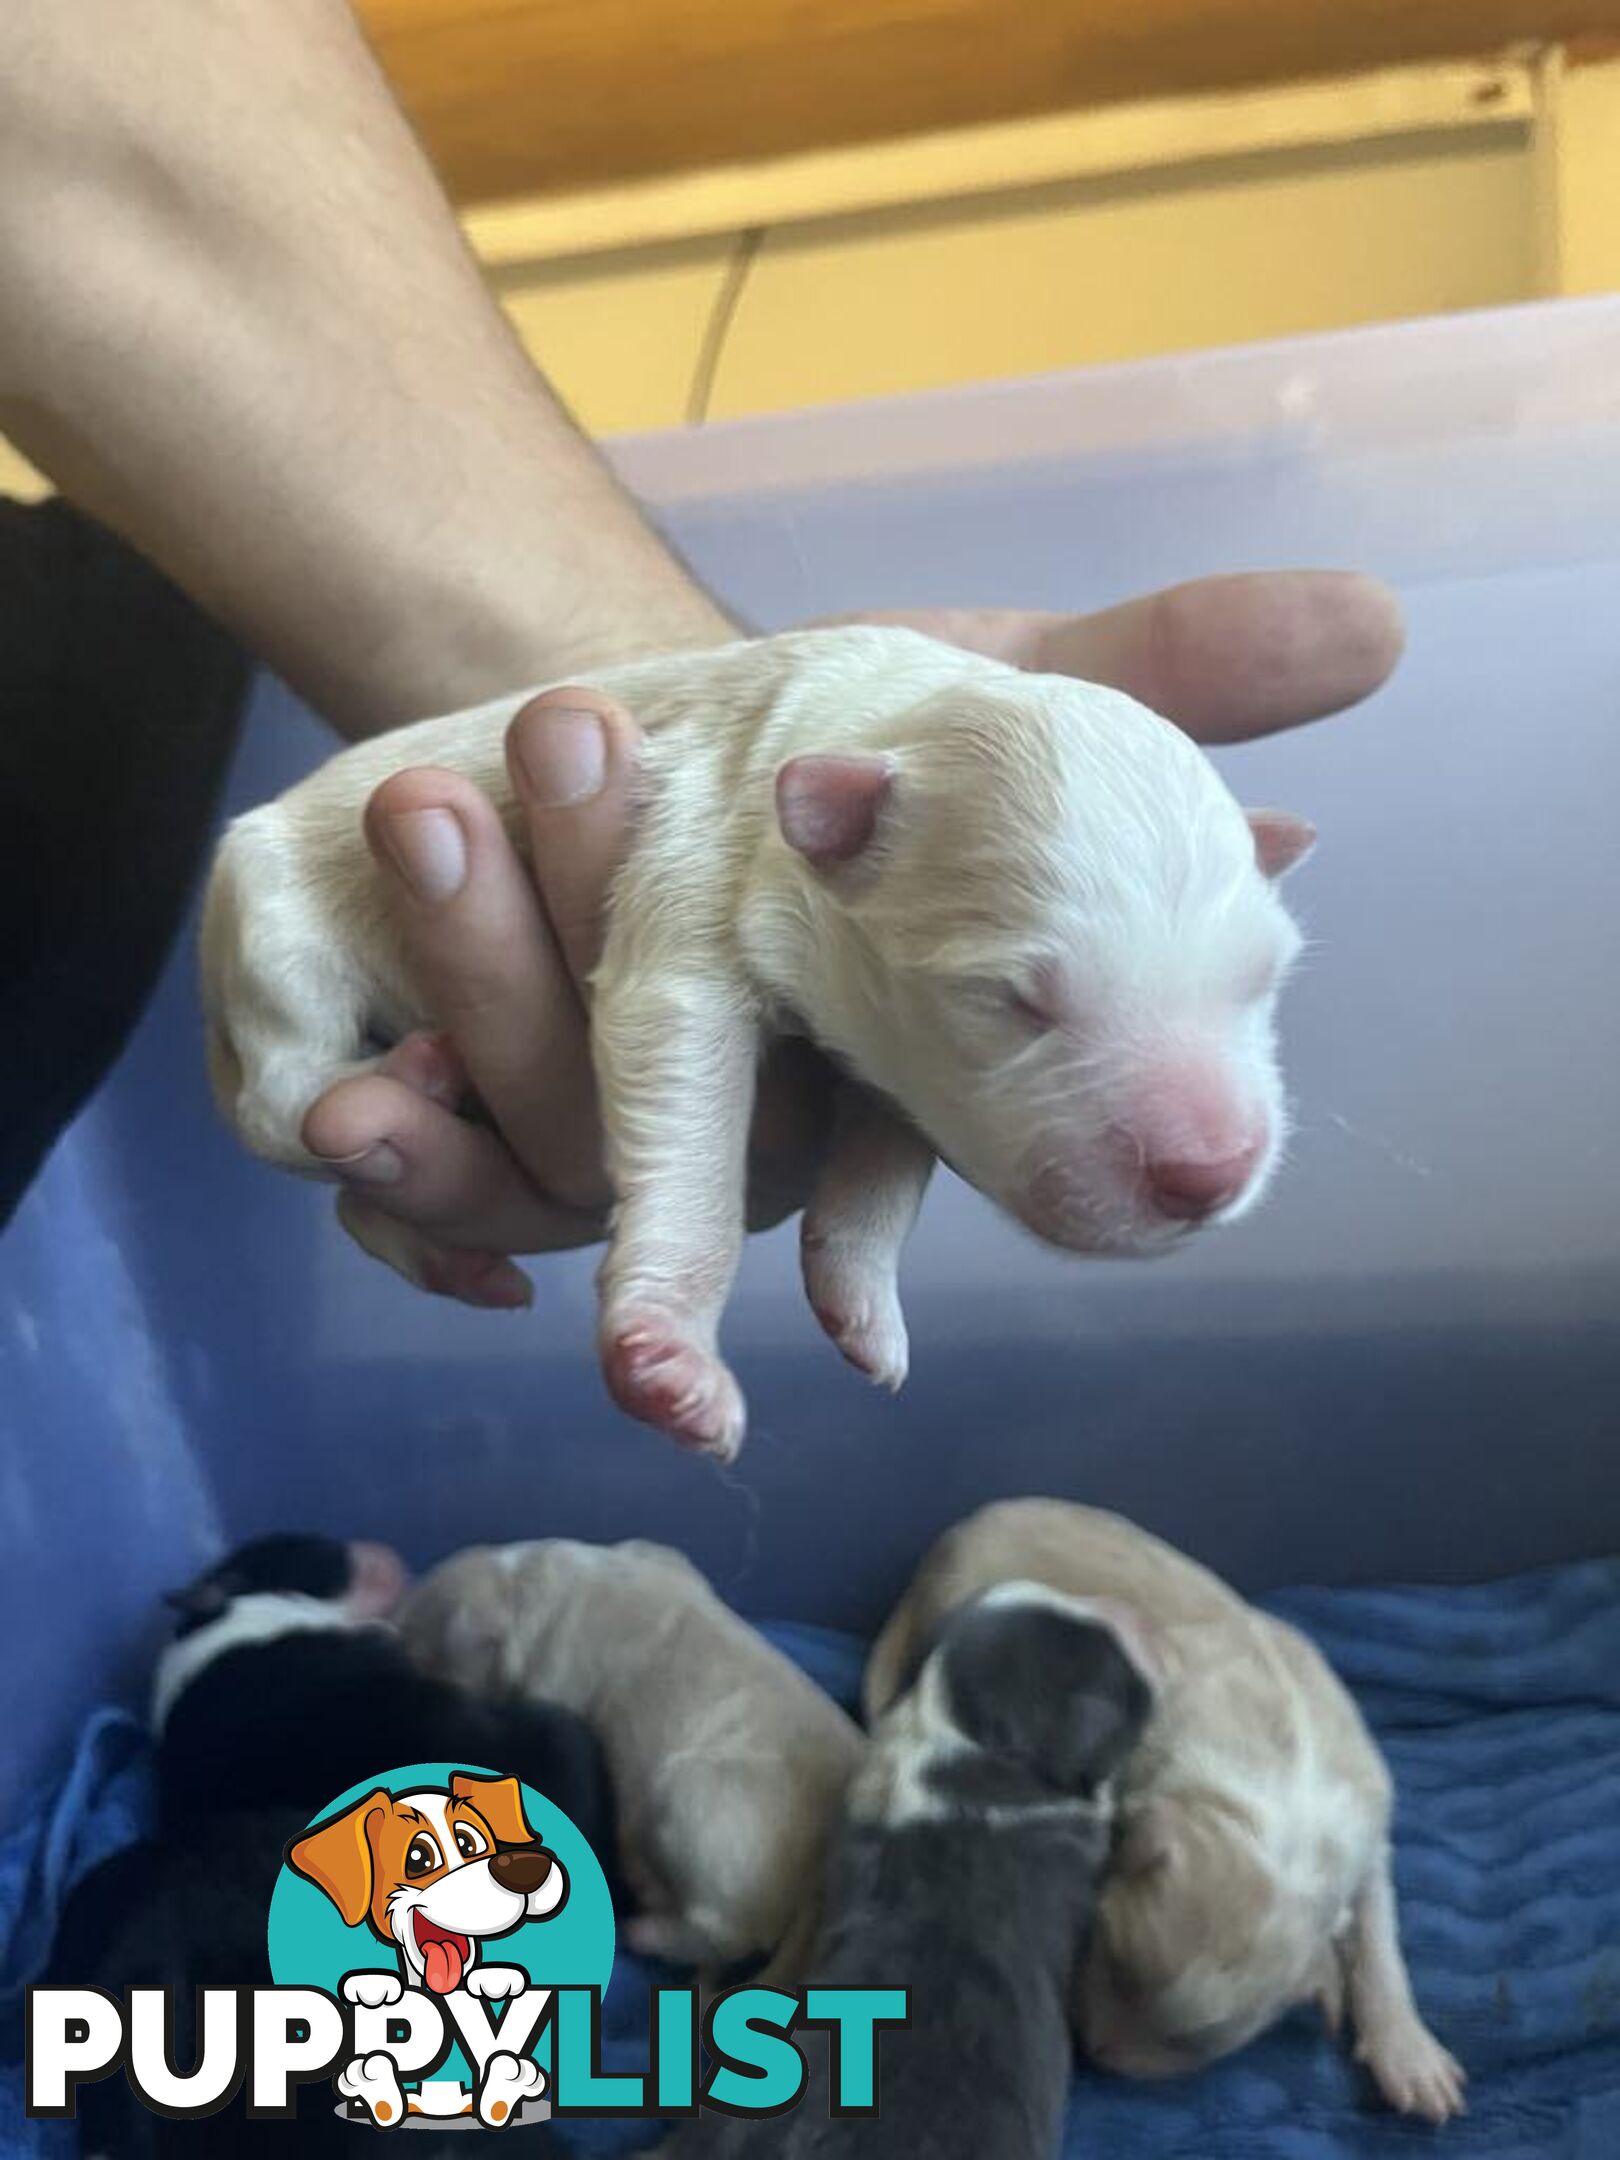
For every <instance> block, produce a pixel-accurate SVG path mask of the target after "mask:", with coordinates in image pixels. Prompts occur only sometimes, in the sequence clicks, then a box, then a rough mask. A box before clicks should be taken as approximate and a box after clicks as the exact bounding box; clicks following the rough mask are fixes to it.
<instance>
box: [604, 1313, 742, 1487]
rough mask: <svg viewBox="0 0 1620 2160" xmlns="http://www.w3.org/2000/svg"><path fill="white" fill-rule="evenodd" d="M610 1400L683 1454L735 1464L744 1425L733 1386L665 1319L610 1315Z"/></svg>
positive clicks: (706, 1353) (710, 1357)
mask: <svg viewBox="0 0 1620 2160" xmlns="http://www.w3.org/2000/svg"><path fill="white" fill-rule="evenodd" d="M602 1369H603V1372H604V1373H605V1374H606V1377H607V1384H608V1392H609V1393H610V1394H611V1395H612V1397H613V1400H614V1401H615V1402H616V1403H617V1404H618V1406H619V1408H620V1409H621V1410H623V1411H624V1412H625V1413H626V1414H627V1415H628V1416H630V1417H633V1418H639V1419H640V1421H641V1422H642V1424H644V1425H653V1426H656V1427H657V1429H658V1431H660V1432H666V1433H668V1434H669V1436H670V1438H671V1439H672V1440H678V1441H679V1442H680V1443H681V1445H682V1447H689V1448H694V1449H696V1450H697V1451H698V1453H700V1454H703V1455H713V1456H716V1457H717V1458H718V1459H719V1460H720V1461H721V1462H734V1461H735V1460H736V1457H737V1452H738V1450H739V1449H740V1448H741V1446H742V1439H743V1431H744V1427H745V1425H746V1423H747V1418H746V1414H745V1412H744V1410H743V1399H742V1394H741V1391H740V1390H739V1388H738V1386H737V1383H736V1381H735V1380H733V1379H732V1377H731V1375H730V1373H729V1372H727V1370H726V1368H725V1366H724V1365H723V1364H722V1363H721V1362H720V1360H719V1358H718V1357H716V1356H715V1354H714V1352H713V1351H712V1350H706V1349H705V1348H704V1347H703V1346H702V1344H700V1343H697V1342H694V1341H693V1340H692V1339H691V1337H690V1336H688V1335H686V1334H684V1333H683V1332H682V1330H681V1328H680V1326H679V1324H678V1323H677V1322H676V1321H675V1320H673V1319H672V1318H671V1317H670V1315H669V1314H668V1313H660V1312H616V1311H610V1312H609V1313H608V1314H607V1315H606V1316H605V1317H604V1320H603V1324H602Z"/></svg>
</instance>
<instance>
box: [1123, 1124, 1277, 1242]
mask: <svg viewBox="0 0 1620 2160" xmlns="http://www.w3.org/2000/svg"><path fill="white" fill-rule="evenodd" d="M1262 1153H1263V1149H1262V1146H1261V1143H1260V1141H1259V1140H1257V1139H1256V1140H1250V1141H1248V1142H1246V1143H1245V1144H1244V1145H1243V1146H1242V1147H1240V1148H1237V1149H1236V1150H1234V1151H1233V1152H1232V1153H1231V1154H1227V1155H1219V1156H1216V1157H1214V1158H1212V1159H1204V1160H1200V1159H1199V1158H1197V1157H1185V1158H1178V1157H1175V1156H1171V1157H1168V1158H1164V1159H1157V1160H1155V1159H1149V1160H1148V1161H1146V1162H1144V1163H1143V1165H1142V1175H1143V1177H1144V1178H1145V1180H1146V1182H1147V1188H1148V1192H1149V1193H1150V1194H1151V1196H1152V1200H1153V1205H1154V1206H1155V1207H1156V1208H1157V1209H1158V1211H1159V1213H1160V1214H1161V1215H1168V1216H1169V1217H1170V1219H1171V1221H1172V1222H1204V1221H1206V1220H1207V1219H1208V1218H1209V1217H1210V1216H1211V1215H1218V1214H1219V1213H1220V1212H1221V1210H1222V1208H1227V1207H1230V1206H1231V1205H1232V1203H1233V1201H1234V1200H1237V1199H1239V1198H1240V1197H1241V1196H1242V1194H1243V1192H1244V1191H1245V1190H1246V1188H1247V1186H1248V1184H1249V1182H1250V1180H1251V1179H1252V1178H1253V1176H1254V1174H1255V1172H1256V1170H1258V1169H1259V1167H1260V1157H1261V1154H1262Z"/></svg>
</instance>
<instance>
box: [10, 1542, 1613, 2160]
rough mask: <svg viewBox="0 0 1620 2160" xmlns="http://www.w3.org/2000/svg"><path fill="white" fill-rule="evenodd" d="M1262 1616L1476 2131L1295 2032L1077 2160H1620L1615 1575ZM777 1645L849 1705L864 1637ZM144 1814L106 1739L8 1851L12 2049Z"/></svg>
mask: <svg viewBox="0 0 1620 2160" xmlns="http://www.w3.org/2000/svg"><path fill="white" fill-rule="evenodd" d="M1274 1607H1275V1610H1277V1611H1278V1612H1280V1613H1282V1614H1283V1615H1284V1616H1285V1617H1287V1618H1288V1619H1290V1620H1292V1621H1294V1622H1295V1623H1296V1624H1297V1625H1298V1626H1300V1627H1302V1628H1304V1629H1305V1630H1306V1632H1307V1633H1309V1634H1310V1635H1312V1636H1314V1637H1315V1639H1316V1641H1317V1642H1318V1643H1320V1645H1321V1646H1322V1648H1323V1650H1324V1651H1325V1652H1326V1654H1327V1655H1328V1657H1329V1658H1330V1659H1331V1660H1332V1661H1333V1663H1334V1665H1335V1666H1336V1667H1337V1668H1338V1670H1339V1671H1340V1672H1341V1673H1342V1674H1343V1675H1344V1677H1345V1679H1346V1680H1347V1681H1348V1682H1349V1683H1350V1685H1351V1687H1352V1688H1353V1689H1354V1690H1355V1692H1356V1695H1357V1697H1358V1698H1359V1700H1360V1702H1361V1704H1362V1706H1363V1708H1364V1709H1365V1711H1366V1713H1367V1715H1368V1717H1369V1719H1370V1720H1371V1723H1372V1725H1373V1728H1374V1730H1375V1731H1376V1733H1377V1734H1378V1737H1379V1739H1380V1741H1381V1743H1382V1744H1383V1746H1384V1749H1385V1751H1386V1753H1387V1754H1388V1756H1389V1760H1390V1764H1391V1767H1392V1769H1393V1770H1394V1773H1395V1778H1396V1783H1397V1786H1398V1789H1399V1792H1400V1796H1401V1807H1400V1817H1399V1822H1398V1826H1397V1827H1398V1853H1399V1878H1400V1890H1401V1909H1402V1919H1403V1925H1404V1931H1405V1936H1406V1942H1407V1948H1408V1951H1409V1954H1410V1958H1411V1963H1412V1968H1413V1973H1414V1977H1415V1980H1416V1985H1417V1990H1418V1995H1419V1998H1420V2000H1421V2002H1422V2004H1423V2007H1424V2010H1425V2012H1426V2014H1427V2015H1428V2017H1429V2019H1430V2022H1431V2023H1432V2024H1433V2025H1434V2027H1435V2029H1436V2030H1437V2031H1438V2032H1439V2034H1440V2036H1441V2038H1442V2039H1443V2040H1444V2041H1445V2042H1446V2043H1447V2045H1448V2046H1450V2047H1451V2048H1452V2049H1453V2051H1454V2052H1455V2053H1456V2054H1457V2055H1459V2056H1460V2057H1461V2059H1462V2060H1463V2062H1464V2063H1465V2064H1466V2065H1467V2067H1468V2070H1469V2072H1470V2080H1471V2082H1470V2112H1469V2114H1468V2116H1467V2118H1466V2119H1465V2120H1464V2121H1462V2122H1459V2123H1454V2124H1452V2125H1450V2126H1449V2127H1448V2128H1447V2129H1445V2130H1444V2131H1442V2132H1434V2131H1431V2130H1427V2129H1425V2128H1423V2127H1421V2126H1419V2125H1414V2124H1408V2123H1402V2122H1398V2121H1396V2120H1394V2119H1393V2118H1391V2117H1390V2116H1389V2115H1387V2114H1386V2113H1384V2112H1382V2111H1381V2110H1380V2108H1379V2106H1378V2103H1377V2101H1376V2099H1374V2098H1373V2097H1372V2096H1371V2095H1370V2094H1369V2092H1368V2091H1367V2089H1366V2087H1365V2085H1364V2083H1363V2080H1362V2078H1361V2076H1360V2075H1359V2073H1358V2072H1357V2071H1356V2070H1355V2068H1354V2066H1353V2065H1352V2064H1351V2063H1349V2062H1348V2061H1347V2060H1346V2059H1345V2057H1344V2056H1343V2055H1342V2054H1341V2053H1340V2052H1339V2051H1338V2050H1337V2049H1335V2048H1334V2047H1333V2046H1332V2045H1331V2044H1330V2043H1329V2042H1328V2041H1327V2040H1326V2039H1325V2037H1324V2036H1323V2034H1322V2032H1321V2029H1320V2026H1319V2025H1318V2023H1317V2022H1316V2021H1315V2019H1314V2018H1312V2017H1309V2016H1306V2015H1303V2014H1302V2015H1300V2016H1299V2017H1297V2018H1294V2019H1290V2020H1289V2021H1288V2022H1287V2023H1286V2024H1284V2025H1283V2026H1281V2027H1279V2028H1278V2029H1277V2030H1276V2031H1275V2032H1273V2033H1271V2034H1269V2035H1268V2036H1267V2037H1266V2038H1265V2039H1263V2040H1261V2041H1259V2042H1257V2043H1256V2044H1255V2045H1254V2046H1253V2047H1251V2048H1249V2049H1248V2050H1246V2051H1245V2052H1244V2053H1243V2054H1242V2055H1240V2056H1238V2057H1236V2058H1235V2059H1233V2060H1232V2061H1230V2062H1227V2063H1223V2064H1221V2065H1219V2066H1217V2067H1216V2068H1215V2069H1213V2070H1211V2071H1208V2072H1206V2073H1205V2074H1204V2075H1203V2076H1201V2077H1198V2078H1194V2079H1190V2080H1188V2081H1186V2082H1185V2083H1181V2084H1176V2085H1167V2086H1155V2087H1143V2086H1127V2085H1123V2084H1120V2083H1117V2082H1115V2081H1111V2080H1108V2079H1104V2078H1100V2077H1089V2076H1082V2077H1080V2078H1079V2079H1077V2081H1076V2084H1075V2089H1074V2095H1073V2100H1072V2104H1071V2107H1070V2113H1069V2138H1068V2146H1067V2150H1068V2152H1069V2154H1071V2155H1073V2156H1074V2160H1081V2156H1085V2160H1352V2156H1353V2160H1377V2156H1382V2155H1386V2154H1388V2155H1400V2154H1404V2153H1408V2152H1415V2151H1417V2150H1420V2149H1422V2148H1423V2147H1424V2146H1425V2145H1426V2144H1427V2143H1429V2142H1430V2141H1432V2140H1438V2141H1439V2149H1442V2150H1443V2151H1444V2152H1445V2154H1446V2156H1447V2160H1486V2156H1488V2160H1617V2156H1620V1561H1614V1562H1603V1563H1592V1564H1589V1565H1583V1566H1578V1567H1566V1568H1560V1569H1557V1570H1555V1571H1553V1572H1550V1573H1547V1574H1542V1575H1534V1576H1526V1577H1522V1578H1519V1579H1518V1580H1515V1581H1513V1582H1509V1583H1501V1584H1494V1585H1491V1586H1489V1587H1486V1588H1482V1589H1471V1590H1406V1589H1392V1590H1357V1591H1345V1590H1341V1591H1302V1592H1296V1593H1293V1594H1290V1595H1288V1596H1286V1597H1281V1598H1278V1599H1276V1600H1275V1601H1274ZM768 1632H769V1633H770V1634H771V1635H772V1636H773V1638H774V1639H775V1640H776V1641H778V1642H779V1643H781V1644H782V1646H783V1647H784V1648H785V1649H786V1650H787V1651H788V1652H789V1653H790V1655H792V1656H793V1657H795V1658H796V1659H797V1660H798V1661H799V1663H800V1664H802V1665H803V1666H804V1667H805V1668H806V1670H808V1671H809V1672H811V1673H812V1674H813V1675H814V1676H815V1677H816V1678H817V1679H818V1680H820V1681H821V1682H822V1684H823V1685H824V1686H826V1687H827V1688H828V1689H829V1690H830V1692H832V1693H833V1694H835V1695H837V1696H838V1697H840V1698H841V1699H842V1700H844V1701H846V1702H848V1701H850V1700H851V1699H852V1698H853V1695H854V1692H855V1687H856V1682H857V1678H858V1674H859V1669H860V1649H859V1646H858V1645H857V1644H855V1643H853V1642H851V1641H850V1640H849V1639H848V1638H845V1637H839V1636H832V1635H827V1634H823V1633H819V1632H817V1631H815V1630H809V1629H802V1628H773V1629H770V1630H769V1631H768ZM142 1804H143V1802H142V1796H141V1794H140V1791H139V1781H138V1778H136V1777H135V1776H134V1773H133V1767H132V1763H131V1760H130V1755H129V1735H128V1732H127V1730H125V1729H124V1728H122V1727H118V1726H116V1725H114V1726H109V1725H107V1724H106V1722H105V1721H103V1722H102V1724H101V1725H100V1726H98V1728H97V1729H96V1731H95V1733H94V1734H93V1735H92V1736H91V1743H90V1744H88V1745H87V1747H86V1749H84V1750H81V1755H80V1760H79V1763H78V1765H77V1768H76V1775H75V1777H74V1778H73V1779H72V1780H70V1782H69V1785H68V1787H67V1788H65V1789H64V1792H63V1793H62V1794H61V1795H59V1796H58V1798H57V1800H56V1802H55V1803H54V1805H53V1806H51V1807H49V1808H46V1809H44V1810H42V1812H41V1814H40V1816H39V1818H38V1819H37V1820H36V1821H35V1822H34V1823H32V1824H30V1825H27V1826H25V1828H24V1830H23V1831H22V1832H19V1833H17V1834H14V1835H13V1836H12V1837H10V1838H9V1839H7V1840H6V1841H5V1843H4V1844H3V1845H0V2036H3V2034H4V2032H5V2030H6V2024H5V2019H4V2013H5V2009H6V1994H5V1990H6V1989H7V1988H8V1987H9V1988H12V1989H14V1988H15V1987H16V1986H17V1984H18V1983H19V1982H21V1981H22V1980H24V1979H25V1978H26V1977H28V1968H29V1967H30V1966H31V1965H32V1964H33V1963H34V1962H35V1961H36V1960H37V1957H38V1954H39V1950H40V1946H41V1943H42V1941H43V1940H44V1937H45V1932H46V1929H47V1927H48V1922H49V1915H50V1911H51V1909H52V1907H53V1906H54V1903H55V1902H56V1901H57V1900H58V1899H59V1898H60V1897H61V1895H62V1894H63V1893H64V1891H65V1889H66V1887H67V1885H68V1884H69V1882H70V1881H71V1880H72V1879H73V1878H74V1877H75V1876H76V1875H77V1873H78V1872H79V1871H80V1869H81V1868H82V1866H84V1865H88V1864H89V1863H90V1861H91V1860H92V1859H93V1858H95V1857H97V1856H98V1855H99V1853H100V1852H102V1851H104V1850H106V1849H108V1847H109V1846H110V1845H111V1844H113V1843H116V1842H118V1841H119V1840H120V1838H121V1837H127V1836H129V1835H132V1834H133V1833H134V1830H135V1829H136V1828H137V1827H138V1826H139V1821H140V1813H141V1807H142ZM649 1977H650V1975H649V1974H648V1973H647V1971H646V1970H645V1968H642V1967H638V1966H637V1965H635V1963H634V1962H633V1961H632V1960H630V1959H629V1958H628V1957H626V1958H625V1959H623V1960H621V1963H620V1966H619V1969H618V1971H617V1972H616V1974H615V1976H614V1984H613V1987H612V1989H611V1991H610V1994H609V1997H608V2002H607V2005H606V2011H605V2016H604V2047H603V2055H604V2066H605V2067H607V2068H609V2069H626V2070H634V2069H637V2068H639V2067H642V2066H643V2065H644V2063H645V2059H646V2058H645V2007H646V1988H647V1982H648V1979H649ZM11 1999H12V2001H13V2002H14V2000H15V1997H14V1996H13V1997H12V1998H11ZM12 2029H13V2030H14V2027H12ZM570 2134H571V2135H572V2136H574V2137H575V2139H576V2142H577V2144H578V2146H579V2148H580V2150H581V2151H582V2152H587V2153H617V2152H625V2151H629V2150H633V2149H635V2148H637V2147H638V2146H641V2145H645V2144H646V2143H647V2142H648V2140H649V2133H648V2130H647V2127H646V2126H645V2125H637V2124H628V2123H603V2124H601V2125H600V2126H593V2125H579V2126H577V2129H575V2128H574V2127H573V2126H571V2131H570ZM72 2150H73V2147H72V2142H71V2133H70V2131H69V2130H68V2129H67V2126H65V2125H58V2124H37V2125H30V2126H26V2128H24V2126H23V2124H22V2106H21V2087H20V2081H19V2079H18V2077H17V2073H16V2072H15V2070H14V2069H13V2070H5V2069H0V2152H3V2153H5V2154H7V2155H9V2154H12V2153H16V2154H18V2155H28V2156H29V2160H45V2156H46V2155H50V2156H51V2160H56V2156H57V2155H61V2154H71V2152H72Z"/></svg>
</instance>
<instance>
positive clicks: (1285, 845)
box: [1244, 810, 1316, 878]
mask: <svg viewBox="0 0 1620 2160" xmlns="http://www.w3.org/2000/svg"><path fill="white" fill-rule="evenodd" d="M1244 816H1245V817H1246V818H1247V819H1248V821H1249V830H1250V832H1251V833H1253V835H1254V859H1255V861H1256V862H1257V863H1258V864H1259V865H1260V871H1261V875H1262V876H1263V877H1268V878H1280V877H1286V876H1287V875H1288V873H1289V871H1290V870H1292V869H1293V867H1294V865H1295V864H1296V863H1302V862H1303V861H1304V860H1305V858H1306V856H1307V855H1308V854H1309V853H1310V852H1311V849H1312V848H1313V847H1315V845H1316V827H1315V826H1314V825H1313V824H1312V823H1311V822H1310V820H1309V818H1302V817H1298V816H1296V815H1295V813H1294V812H1293V811H1292V810H1246V811H1245V812H1244Z"/></svg>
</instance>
